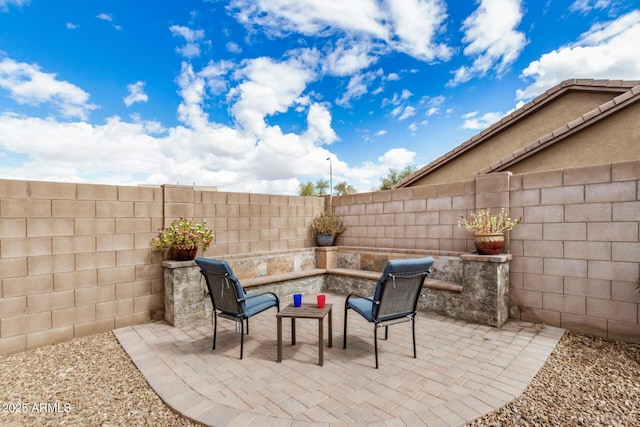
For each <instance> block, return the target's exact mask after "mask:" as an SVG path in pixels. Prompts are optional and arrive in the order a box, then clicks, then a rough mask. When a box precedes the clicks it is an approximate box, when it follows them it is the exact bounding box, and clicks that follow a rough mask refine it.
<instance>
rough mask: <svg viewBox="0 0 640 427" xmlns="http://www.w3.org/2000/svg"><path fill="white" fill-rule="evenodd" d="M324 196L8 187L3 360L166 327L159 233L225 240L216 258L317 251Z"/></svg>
mask: <svg viewBox="0 0 640 427" xmlns="http://www.w3.org/2000/svg"><path fill="white" fill-rule="evenodd" d="M324 205H325V201H324V199H323V198H318V197H295V196H292V197H287V196H271V195H262V194H242V193H223V192H217V191H210V190H206V189H198V188H197V187H196V188H193V187H183V186H169V185H168V186H163V187H156V188H153V187H127V186H106V185H86V184H73V183H51V182H35V181H13V180H0V353H13V352H18V351H22V350H26V349H31V348H35V347H40V346H43V345H48V344H52V343H56V342H60V341H66V340H70V339H71V338H73V337H79V336H84V335H90V334H94V333H98V332H103V331H110V330H112V329H114V328H119V327H123V326H127V325H132V324H139V323H143V322H145V321H148V320H155V319H162V318H163V309H164V294H163V272H162V267H161V261H162V259H163V255H162V254H160V253H152V252H151V249H150V248H151V244H150V242H151V238H152V237H154V236H155V235H156V232H157V229H158V227H160V226H161V225H162V224H163V223H165V224H169V223H170V222H171V221H172V220H173V219H175V218H178V217H180V216H184V217H189V218H195V219H196V220H198V221H201V220H203V219H205V220H206V221H207V223H208V225H210V226H211V227H212V228H214V229H215V231H216V244H215V245H213V246H212V247H211V249H210V251H208V252H207V255H212V256H215V255H222V254H224V255H226V254H234V253H247V252H251V253H255V252H267V251H271V250H277V249H294V248H300V247H310V246H314V245H315V244H314V241H313V239H312V236H311V233H310V231H309V229H308V225H309V223H310V221H311V219H312V218H313V216H314V215H316V214H318V213H319V212H321V211H322V210H323V209H324Z"/></svg>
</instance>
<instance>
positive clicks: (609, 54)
mask: <svg viewBox="0 0 640 427" xmlns="http://www.w3.org/2000/svg"><path fill="white" fill-rule="evenodd" d="M638 40H640V10H635V11H633V12H630V13H628V14H626V15H623V16H621V17H619V18H618V19H616V20H614V21H611V22H603V23H599V24H595V25H593V26H592V27H591V29H589V31H587V32H586V33H584V34H582V35H581V36H580V38H579V40H578V41H577V42H576V43H573V44H570V45H567V46H563V47H561V48H559V49H556V50H553V51H551V52H549V53H546V54H544V55H542V56H541V57H540V59H538V60H536V61H533V62H531V63H530V64H529V65H528V66H527V67H526V68H525V69H524V70H523V72H522V75H521V77H522V78H523V79H526V80H533V82H532V83H531V84H530V85H529V86H527V87H526V88H525V89H522V90H518V91H517V92H516V99H518V100H527V99H531V98H533V97H535V96H537V95H538V94H540V93H542V92H544V91H545V90H547V89H549V88H550V87H552V86H555V85H556V84H558V83H560V82H561V81H563V80H566V79H569V78H594V79H614V80H615V79H627V80H635V79H637V78H638V76H640V56H639V55H638V49H637V46H638Z"/></svg>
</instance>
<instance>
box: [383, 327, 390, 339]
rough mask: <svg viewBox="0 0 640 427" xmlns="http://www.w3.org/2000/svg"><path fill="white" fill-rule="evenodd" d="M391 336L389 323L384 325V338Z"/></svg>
mask: <svg viewBox="0 0 640 427" xmlns="http://www.w3.org/2000/svg"><path fill="white" fill-rule="evenodd" d="M388 338H389V325H387V326H385V327H384V339H385V340H386V339H388Z"/></svg>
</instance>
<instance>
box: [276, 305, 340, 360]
mask: <svg viewBox="0 0 640 427" xmlns="http://www.w3.org/2000/svg"><path fill="white" fill-rule="evenodd" d="M332 307H333V304H326V305H325V306H324V308H318V306H317V305H316V304H310V303H303V304H302V306H300V307H294V306H293V304H289V305H288V306H286V307H285V308H284V309H282V310H281V311H280V312H279V313H277V314H276V318H277V320H278V360H277V361H278V362H282V319H283V318H287V317H288V318H290V319H291V345H295V344H296V319H317V320H318V359H319V362H318V365H320V366H322V365H323V364H324V345H323V343H322V342H323V341H324V318H325V317H328V322H327V323H328V327H329V331H328V335H329V336H328V347H333V325H332V323H333V320H332V318H331V309H332ZM327 315H328V316H327Z"/></svg>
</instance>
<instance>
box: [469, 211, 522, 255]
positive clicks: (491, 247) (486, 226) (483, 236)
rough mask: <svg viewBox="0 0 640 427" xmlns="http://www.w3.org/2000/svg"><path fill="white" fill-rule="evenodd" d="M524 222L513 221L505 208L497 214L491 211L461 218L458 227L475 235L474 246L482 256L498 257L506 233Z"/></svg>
mask: <svg viewBox="0 0 640 427" xmlns="http://www.w3.org/2000/svg"><path fill="white" fill-rule="evenodd" d="M521 222H522V217H520V218H518V219H515V220H513V219H511V218H510V217H509V215H508V214H507V213H506V212H505V210H504V208H502V209H501V210H500V212H499V213H497V214H492V213H491V210H490V209H481V210H479V211H478V212H472V213H470V214H469V216H468V217H467V218H465V217H464V215H463V216H461V217H460V221H458V227H463V226H464V228H466V229H467V230H468V231H471V232H473V233H474V234H475V238H474V241H473V242H474V244H475V246H476V249H477V250H478V253H479V254H481V255H498V254H500V253H501V252H502V248H503V247H504V232H505V231H509V230H512V229H513V227H515V226H516V225H518V224H520V223H521Z"/></svg>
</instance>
